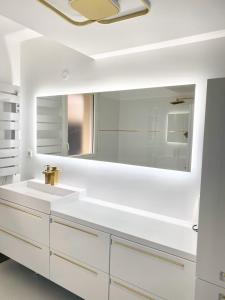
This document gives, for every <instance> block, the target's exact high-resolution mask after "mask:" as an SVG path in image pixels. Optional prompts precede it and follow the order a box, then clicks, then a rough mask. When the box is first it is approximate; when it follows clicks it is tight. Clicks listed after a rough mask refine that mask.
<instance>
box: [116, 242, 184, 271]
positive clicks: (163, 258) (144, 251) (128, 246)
mask: <svg viewBox="0 0 225 300" xmlns="http://www.w3.org/2000/svg"><path fill="white" fill-rule="evenodd" d="M112 244H115V245H119V246H122V247H125V248H128V249H130V250H133V251H136V252H139V253H142V254H145V255H148V256H151V257H154V258H156V259H159V260H162V261H165V262H167V263H169V264H173V265H176V266H178V267H180V268H182V269H184V267H185V265H184V264H182V263H180V262H177V261H175V260H173V259H170V258H166V257H163V256H160V255H157V254H154V253H151V252H148V251H146V250H142V249H138V248H136V247H134V246H130V245H126V244H124V243H121V242H117V241H114V240H112Z"/></svg>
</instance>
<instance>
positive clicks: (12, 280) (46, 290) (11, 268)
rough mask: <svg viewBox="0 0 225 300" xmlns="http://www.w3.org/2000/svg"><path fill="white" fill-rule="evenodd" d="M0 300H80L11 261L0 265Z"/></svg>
mask: <svg viewBox="0 0 225 300" xmlns="http://www.w3.org/2000/svg"><path fill="white" fill-rule="evenodd" d="M0 299H1V300H81V299H80V298H77V297H76V296H74V295H73V294H71V293H69V292H68V291H66V290H64V289H62V288H60V287H59V286H57V285H55V284H53V283H52V282H50V281H49V280H47V279H44V278H43V277H41V276H39V275H36V274H35V273H34V272H32V271H30V270H28V269H26V268H25V267H23V266H21V265H19V264H17V263H15V262H13V261H12V260H8V261H6V262H3V263H1V264H0Z"/></svg>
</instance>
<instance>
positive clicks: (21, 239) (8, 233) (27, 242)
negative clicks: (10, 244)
mask: <svg viewBox="0 0 225 300" xmlns="http://www.w3.org/2000/svg"><path fill="white" fill-rule="evenodd" d="M0 231H1V232H3V233H5V234H7V235H10V236H11V237H13V238H15V239H17V240H20V241H22V242H24V243H26V244H28V245H30V246H32V247H35V248H37V249H40V250H42V248H41V247H40V246H37V245H35V244H33V243H31V242H29V241H27V240H25V239H23V238H21V237H19V236H18V235H16V234H13V233H11V232H8V231H6V230H4V229H2V228H0Z"/></svg>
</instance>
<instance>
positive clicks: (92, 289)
mask: <svg viewBox="0 0 225 300" xmlns="http://www.w3.org/2000/svg"><path fill="white" fill-rule="evenodd" d="M50 279H51V280H52V281H53V282H55V283H57V284H58V285H60V286H62V287H64V288H65V289H67V290H69V291H70V292H72V293H74V294H76V295H78V296H80V297H81V298H83V299H85V300H108V289H109V275H108V274H105V273H103V272H101V271H98V270H96V269H94V268H92V267H90V266H88V265H84V264H83V263H81V262H79V261H75V260H72V259H71V258H68V257H66V256H64V255H62V254H58V253H51V256H50Z"/></svg>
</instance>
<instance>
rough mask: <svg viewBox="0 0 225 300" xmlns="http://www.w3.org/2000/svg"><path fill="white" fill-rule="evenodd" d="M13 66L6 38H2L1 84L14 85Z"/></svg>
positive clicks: (0, 49)
mask: <svg viewBox="0 0 225 300" xmlns="http://www.w3.org/2000/svg"><path fill="white" fill-rule="evenodd" d="M11 73H12V72H11V64H10V59H9V53H8V49H7V45H6V41H5V39H4V37H2V36H0V82H4V83H12V74H11Z"/></svg>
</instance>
